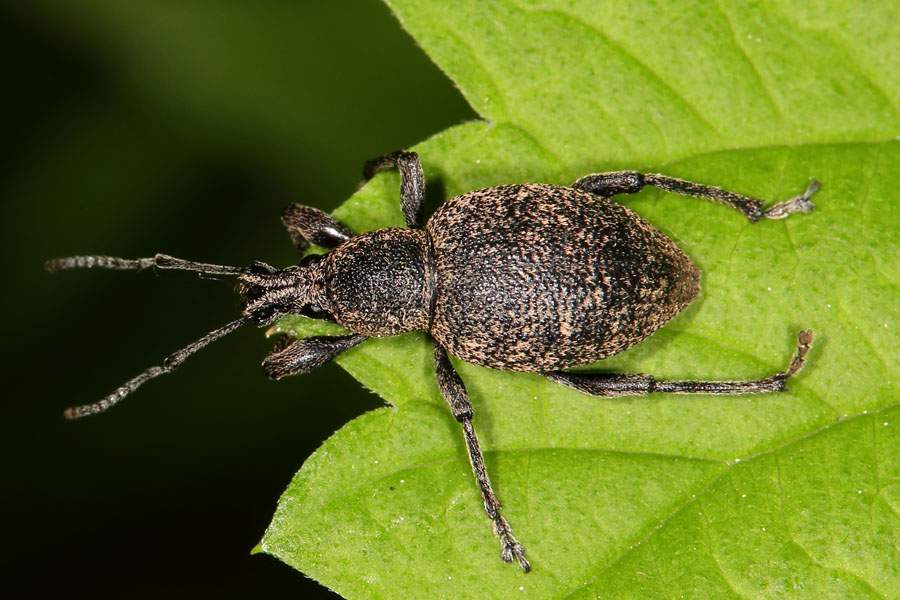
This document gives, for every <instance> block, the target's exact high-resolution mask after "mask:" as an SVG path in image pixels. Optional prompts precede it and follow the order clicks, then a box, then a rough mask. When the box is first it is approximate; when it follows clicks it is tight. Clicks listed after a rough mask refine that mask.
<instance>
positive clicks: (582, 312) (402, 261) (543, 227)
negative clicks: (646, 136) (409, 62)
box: [47, 150, 817, 573]
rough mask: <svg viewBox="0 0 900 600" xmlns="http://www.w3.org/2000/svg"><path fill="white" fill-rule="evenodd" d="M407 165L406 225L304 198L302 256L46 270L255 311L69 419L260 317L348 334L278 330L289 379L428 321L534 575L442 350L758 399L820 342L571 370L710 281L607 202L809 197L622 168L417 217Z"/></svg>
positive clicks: (274, 372) (667, 388)
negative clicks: (207, 297) (717, 362)
mask: <svg viewBox="0 0 900 600" xmlns="http://www.w3.org/2000/svg"><path fill="white" fill-rule="evenodd" d="M393 167H397V168H398V169H399V170H400V181H401V183H400V194H401V199H400V204H401V207H402V210H403V214H404V218H405V219H406V224H407V228H388V229H378V230H375V231H370V232H367V233H362V234H359V235H354V233H353V232H352V231H350V229H348V228H347V227H345V226H344V225H342V224H341V223H339V222H338V221H337V220H335V219H334V218H333V217H331V216H330V215H327V214H325V213H323V212H322V211H320V210H318V209H315V208H310V207H306V206H300V205H298V204H293V205H291V206H289V207H288V208H287V209H285V211H284V213H283V214H282V221H283V222H284V224H285V226H286V227H287V230H288V234H289V235H290V237H291V240H292V242H293V243H294V246H295V247H296V248H297V250H299V251H301V252H303V251H305V250H306V249H307V248H308V247H309V245H310V243H315V244H317V245H320V246H324V247H325V248H329V249H331V250H332V251H331V252H329V253H328V254H326V255H324V256H316V255H310V256H307V257H305V258H304V259H303V260H302V261H301V263H300V264H299V265H296V266H292V267H288V268H285V269H275V268H273V267H270V266H269V265H267V264H265V263H261V262H256V263H253V264H252V265H250V266H249V267H247V268H246V269H239V268H236V267H227V266H220V265H212V264H207V263H197V262H192V261H185V260H181V259H177V258H173V257H171V256H167V255H163V254H158V255H156V256H155V257H153V258H141V259H136V260H126V259H121V258H116V257H108V256H76V257H70V258H63V259H53V260H51V261H48V263H47V268H48V269H49V270H51V271H60V270H65V269H71V268H92V267H98V268H106V269H117V270H128V269H135V270H140V269H145V268H149V267H155V268H159V269H182V270H188V271H195V272H200V273H209V274H215V275H237V276H238V282H239V286H238V289H239V292H240V295H241V299H242V301H243V307H242V312H243V313H244V316H242V317H241V318H240V319H238V320H236V321H234V322H232V323H229V324H228V325H226V326H224V327H221V328H219V329H217V330H214V331H212V332H211V333H209V334H207V335H206V336H204V337H203V338H201V339H200V340H198V341H196V342H194V343H193V344H190V345H188V346H187V347H186V348H184V349H182V350H180V351H178V352H176V353H175V354H173V355H171V356H170V357H169V358H168V359H166V361H165V362H164V363H163V365H162V366H160V367H151V368H149V369H147V370H146V371H144V372H143V373H141V374H140V375H138V376H137V377H135V378H133V379H131V380H130V381H128V382H126V383H125V384H124V385H123V386H121V387H120V388H119V389H117V390H116V391H115V392H113V394H111V395H110V396H108V397H107V398H105V399H104V400H101V401H100V402H96V403H94V404H88V405H85V406H80V407H75V408H72V409H69V411H68V412H67V413H66V416H67V417H68V418H79V417H82V416H85V415H90V414H94V413H98V412H102V411H104V410H106V409H107V408H109V407H110V406H112V405H113V404H115V403H117V402H119V401H120V400H122V399H123V398H124V397H125V396H127V395H128V394H130V393H131V392H133V391H134V390H135V389H137V387H138V386H140V385H142V384H143V383H144V382H146V381H149V380H150V379H153V378H154V377H157V376H158V375H161V374H163V373H168V372H170V371H172V370H173V369H175V368H176V367H177V366H178V365H180V364H181V363H182V362H183V361H184V360H185V359H186V358H187V357H189V356H190V355H192V354H193V353H194V352H196V351H197V350H199V349H201V348H203V347H204V346H206V345H207V344H209V343H211V342H212V341H214V340H216V339H219V338H220V337H222V336H225V335H227V334H228V333H230V332H232V331H234V330H235V329H237V328H238V327H240V326H242V325H243V324H245V323H247V322H250V321H252V322H253V323H255V324H257V325H258V326H261V327H262V326H267V325H269V324H271V323H272V322H274V321H275V320H276V319H278V318H280V317H282V316H284V315H287V314H303V315H307V316H310V317H313V318H318V319H327V320H330V321H337V322H338V323H340V324H341V325H343V326H344V327H346V328H348V329H350V330H351V331H352V332H353V333H352V334H350V335H342V336H317V337H312V338H306V339H302V340H297V341H294V342H291V343H287V342H285V341H279V342H278V343H276V345H275V348H274V349H273V350H272V352H271V354H269V356H268V357H267V358H266V360H265V361H264V362H263V368H264V369H265V372H266V374H267V375H268V376H269V377H271V378H273V379H279V378H281V377H285V376H287V375H296V374H299V373H305V372H308V371H310V370H311V369H314V368H316V367H318V366H320V365H322V364H324V363H325V362H327V361H329V360H331V359H333V358H335V357H336V356H338V355H339V354H341V353H342V352H345V351H347V350H349V349H350V348H353V347H354V346H356V345H357V344H360V343H362V342H363V341H365V340H366V338H368V337H372V336H388V335H396V334H399V333H404V332H408V331H416V330H425V331H428V332H429V333H431V335H432V336H433V338H434V339H433V345H434V360H435V374H436V378H437V383H438V388H439V389H440V392H441V395H442V396H443V397H444V399H445V400H446V401H447V404H448V405H449V407H450V410H451V412H452V413H453V416H454V417H455V418H456V420H457V421H458V422H459V423H460V425H461V427H462V433H463V440H464V443H465V446H466V452H467V454H468V457H469V463H470V464H471V466H472V473H473V474H474V476H475V482H476V484H477V485H478V489H479V491H480V493H481V499H482V503H483V506H484V512H485V514H486V515H487V516H488V518H489V519H490V520H491V523H492V527H493V530H494V534H495V535H496V536H497V538H499V540H500V556H501V558H502V559H503V561H504V562H516V563H518V564H519V566H520V567H521V568H522V570H523V571H525V572H526V573H527V572H528V571H530V570H531V564H530V562H529V561H528V559H527V558H526V557H525V548H524V547H523V546H522V544H520V543H519V541H518V539H516V537H515V536H514V535H513V532H512V528H511V526H510V524H509V522H507V520H506V518H505V517H504V516H503V515H502V514H501V506H500V501H499V500H498V499H497V496H496V495H495V493H494V490H493V487H492V486H491V481H490V477H489V476H488V472H487V467H486V465H485V462H484V455H483V453H482V451H481V445H480V443H479V441H478V436H477V434H476V432H475V426H474V424H473V418H474V416H475V411H474V409H473V407H472V403H471V402H470V401H469V397H468V393H467V392H466V387H465V384H464V383H463V380H462V378H461V377H460V376H459V374H458V373H457V372H456V370H455V369H454V367H453V364H452V363H451V362H450V359H449V357H448V356H447V352H448V351H449V352H450V353H452V354H454V355H455V356H457V357H458V358H460V359H462V360H465V361H468V362H471V363H474V364H478V365H483V366H487V367H495V368H498V369H507V370H512V371H536V372H539V373H542V374H543V375H544V376H545V377H547V378H548V379H550V380H551V381H555V382H557V383H560V384H562V385H566V386H568V387H571V388H573V389H576V390H579V391H581V392H584V393H586V394H591V395H593V396H600V397H607V398H611V397H616V396H626V395H644V394H650V393H653V392H661V393H669V394H751V393H763V392H777V391H782V390H785V389H787V386H786V382H787V380H788V379H789V378H790V377H791V376H792V375H794V374H795V373H796V372H797V371H799V370H800V369H801V368H802V367H803V364H804V361H805V357H806V354H807V353H808V352H809V349H810V344H811V343H812V338H813V335H812V332H811V331H808V330H807V331H802V332H800V335H799V337H798V343H797V351H796V354H795V355H794V358H793V360H792V361H791V363H790V365H789V366H788V368H787V369H786V370H785V371H783V372H779V373H774V374H771V375H769V376H767V377H763V378H761V379H757V380H752V381H658V380H656V379H655V378H654V377H652V376H651V375H647V374H627V373H571V372H567V371H565V370H564V369H565V368H567V367H572V366H577V365H583V364H586V363H591V362H595V361H597V360H600V359H602V358H605V357H607V356H611V355H613V354H616V353H618V352H622V351H623V350H625V349H626V348H628V347H630V346H632V345H634V344H636V343H638V342H640V341H641V340H643V339H645V338H646V337H647V336H648V335H650V334H652V333H653V332H654V331H656V330H657V329H658V328H659V327H661V326H662V325H663V324H664V323H665V322H666V321H668V320H669V319H671V318H672V317H674V316H675V315H676V314H678V312H679V311H681V310H682V309H683V308H684V307H685V306H687V305H688V304H689V303H690V302H691V301H692V300H693V299H694V298H695V297H696V296H697V294H698V292H699V291H700V287H699V280H700V273H699V272H698V271H697V268H696V267H695V266H694V264H693V263H692V262H691V261H690V259H689V258H688V257H687V256H686V255H685V254H684V253H683V252H682V251H681V250H680V249H679V248H678V247H677V246H676V245H675V244H674V243H673V242H672V241H671V240H670V239H668V238H667V237H666V236H664V235H663V234H662V233H660V232H659V231H657V230H656V229H655V228H654V227H653V226H651V225H650V224H649V223H647V222H646V221H644V220H643V219H641V218H640V217H638V216H637V215H636V214H634V213H633V212H631V211H630V210H628V209H627V208H625V207H623V206H621V205H619V204H616V203H615V202H611V201H610V200H608V199H607V198H609V197H610V196H613V195H615V194H633V193H637V192H639V191H640V190H641V189H642V188H643V187H644V186H645V185H652V186H656V187H659V188H662V189H665V190H667V191H671V192H674V193H678V194H683V195H689V196H694V197H698V198H703V199H706V200H711V201H714V202H719V203H722V204H725V205H728V206H730V207H732V208H734V209H736V210H739V211H740V212H742V213H743V214H744V216H745V217H747V219H748V220H749V221H751V222H756V221H758V220H760V219H781V218H785V217H787V216H788V215H791V214H793V213H797V212H809V211H810V210H812V209H813V204H812V202H810V201H809V197H810V196H811V195H812V194H813V193H814V192H815V190H816V189H817V184H816V183H815V182H813V183H812V184H810V186H809V187H808V188H807V189H806V191H805V192H804V193H803V194H800V195H798V196H795V197H793V198H790V199H788V200H786V201H784V202H781V203H778V204H775V205H774V206H772V207H770V208H769V209H767V210H763V209H762V201H761V200H757V199H755V198H749V197H746V196H740V195H738V194H734V193H732V192H727V191H725V190H721V189H719V188H715V187H711V186H707V185H702V184H696V183H692V182H689V181H683V180H680V179H675V178H672V177H668V176H666V175H658V174H643V173H639V172H637V171H615V172H610V173H597V174H594V175H588V176H586V177H582V178H581V179H579V180H578V181H576V182H575V183H573V184H572V186H571V187H564V186H556V185H544V184H525V185H504V186H499V187H493V188H488V189H484V190H479V191H475V192H470V193H468V194H463V195H462V196H458V197H456V198H453V199H452V200H450V201H448V202H447V203H445V204H444V205H443V206H442V207H441V208H440V209H438V211H437V212H436V213H435V214H434V215H433V216H432V217H431V219H429V221H428V222H427V224H426V225H425V228H424V229H423V228H422V219H423V212H422V206H423V202H424V198H425V180H424V176H423V173H422V165H421V163H420V162H419V157H418V155H417V154H416V153H415V152H407V151H405V150H400V151H397V152H392V153H390V154H387V155H385V156H382V157H381V158H377V159H375V160H372V161H370V162H369V163H367V165H366V168H365V172H364V175H365V177H366V179H369V178H370V177H372V176H374V175H375V174H376V173H378V172H380V171H382V170H384V169H387V168H393Z"/></svg>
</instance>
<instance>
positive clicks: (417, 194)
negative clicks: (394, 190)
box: [363, 150, 425, 229]
mask: <svg viewBox="0 0 900 600" xmlns="http://www.w3.org/2000/svg"><path fill="white" fill-rule="evenodd" d="M394 167H397V169H399V170H400V208H401V210H403V218H404V219H406V226H407V227H409V228H410V229H422V224H423V222H424V221H423V210H424V208H423V207H424V205H425V174H424V173H423V172H422V162H421V161H420V160H419V155H418V154H416V153H415V152H408V151H406V150H397V151H396V152H391V153H390V154H385V155H384V156H379V157H378V158H373V159H372V160H370V161H368V162H367V163H366V164H365V166H364V167H363V177H365V178H366V181H368V180H370V179H372V178H373V177H375V175H377V174H378V173H381V172H382V171H386V170H388V169H392V168H394Z"/></svg>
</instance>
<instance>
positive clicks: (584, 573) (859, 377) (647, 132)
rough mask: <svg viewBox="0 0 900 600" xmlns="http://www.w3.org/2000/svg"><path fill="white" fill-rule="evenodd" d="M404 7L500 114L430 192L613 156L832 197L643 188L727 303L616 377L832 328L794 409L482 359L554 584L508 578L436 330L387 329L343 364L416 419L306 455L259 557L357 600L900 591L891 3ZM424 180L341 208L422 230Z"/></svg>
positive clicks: (775, 360)
mask: <svg viewBox="0 0 900 600" xmlns="http://www.w3.org/2000/svg"><path fill="white" fill-rule="evenodd" d="M390 4H391V7H392V9H393V10H394V11H395V13H396V14H397V16H398V18H399V19H400V21H401V22H402V23H403V25H404V26H405V27H406V28H407V30H408V31H409V32H410V33H411V34H412V35H413V36H414V37H415V38H416V39H417V40H418V41H419V43H420V44H421V45H422V47H423V49H424V50H425V51H426V52H427V53H428V54H429V56H431V58H432V59H433V60H434V61H435V62H436V63H437V64H438V65H440V66H441V67H442V68H443V69H444V70H445V71H446V72H447V73H448V75H449V76H450V77H451V78H453V80H454V81H455V82H456V83H457V84H458V85H459V87H460V90H461V91H462V93H463V94H464V95H465V97H466V98H467V99H468V101H469V102H470V103H471V104H472V106H473V107H475V108H476V109H477V110H478V112H479V113H480V114H481V115H482V116H484V118H485V119H486V121H484V122H471V123H466V124H463V125H460V126H458V127H455V128H453V129H450V130H448V131H444V132H442V133H440V134H438V135H436V136H434V137H433V138H431V139H429V140H427V141H425V142H423V143H422V144H420V145H419V146H418V147H417V148H416V150H417V151H418V152H419V153H420V154H421V156H422V159H423V163H424V168H425V174H426V179H427V181H428V183H429V184H430V185H431V188H430V189H431V190H432V194H431V195H430V196H429V200H430V201H433V200H442V199H446V198H450V197H452V196H454V195H456V194H459V193H463V192H466V191H468V190H471V189H476V188H479V187H485V186H490V185H496V184H501V183H511V182H524V181H545V182H550V183H565V182H570V181H572V180H574V179H575V178H576V177H578V176H581V175H584V174H586V173H590V172H597V171H603V170H610V169H616V168H635V169H641V170H645V171H661V172H664V173H666V174H670V175H674V176H677V177H683V178H686V179H690V180H694V181H699V182H703V183H710V184H714V185H720V186H722V187H725V188H727V189H729V190H733V191H737V192H742V193H747V194H751V195H755V196H757V197H762V198H767V199H771V200H776V199H783V198H785V197H788V196H791V195H793V194H795V193H799V192H800V191H802V190H803V189H804V187H805V186H806V185H807V183H808V180H809V178H810V177H815V178H817V179H818V180H819V181H821V182H822V190H821V191H820V192H819V193H818V194H817V195H816V196H815V198H814V200H815V202H816V206H817V208H816V210H815V212H813V213H812V214H809V215H794V216H792V217H791V218H789V219H787V220H784V221H777V222H776V221H768V222H762V223H758V224H756V225H749V224H748V223H747V222H746V220H745V219H744V218H743V217H742V216H741V215H740V214H738V213H736V212H735V211H732V210H729V209H727V208H725V207H722V206H717V205H714V204H712V203H709V202H703V201H700V200H695V199H691V198H683V197H678V196H674V195H669V194H663V193H661V192H658V191H650V190H648V191H645V192H642V193H641V194H639V195H637V196H635V197H625V198H619V200H621V201H622V202H624V203H627V205H628V206H630V207H632V208H633V209H635V210H636V211H637V212H638V213H640V214H641V215H643V216H644V217H646V218H647V219H648V220H649V221H651V222H652V223H654V224H655V225H656V226H658V227H659V228H660V229H661V230H662V231H664V232H665V233H667V234H668V235H670V236H671V237H672V238H673V239H675V240H676V241H677V243H678V244H679V246H680V247H681V248H682V249H684V250H685V251H686V252H687V253H688V254H689V255H690V256H691V257H692V258H693V259H694V261H695V262H696V263H697V265H698V266H699V267H700V268H701V270H702V271H703V279H702V287H703V291H702V292H701V295H700V297H699V298H698V299H697V301H695V302H694V303H693V304H692V305H691V306H690V307H689V308H688V309H686V310H685V311H684V312H683V313H682V314H681V315H679V316H678V317H676V318H675V319H674V320H673V321H672V322H671V323H670V324H669V325H667V326H666V327H664V328H663V329H662V330H660V331H659V332H658V333H656V334H655V335H654V336H652V337H651V338H650V339H648V340H647V341H645V342H643V343H641V344H639V345H638V346H636V347H634V348H633V349H631V350H629V351H627V352H625V353H623V354H621V355H618V356H615V357H612V358H610V359H608V360H606V361H604V362H603V364H602V368H603V369H609V370H617V371H622V372H646V373H651V374H653V375H655V376H657V377H660V378H677V379H688V378H703V379H744V378H755V377H759V376H764V375H767V374H769V373H772V372H775V371H778V370H782V369H783V368H784V367H785V366H786V364H787V362H788V361H789V359H790V355H791V352H792V350H793V347H794V344H795V340H796V334H797V331H798V330H800V329H802V328H807V327H808V328H812V329H813V330H814V331H815V332H816V340H815V343H814V347H813V350H812V352H811V354H810V363H809V364H808V365H807V368H806V369H805V370H804V371H803V372H802V373H801V374H800V375H799V376H797V377H796V378H795V379H792V380H791V385H790V388H791V391H790V392H788V393H783V394H769V395H759V396H744V397H710V396H705V397H704V396H675V397H665V396H662V395H658V394H657V395H652V396H649V397H644V398H630V399H629V398H626V399H616V400H603V399H597V398H591V397H588V396H585V395H582V394H579V393H577V392H574V391H572V390H568V389H564V388H561V387H559V386H556V385H554V384H552V383H551V382H549V381H547V380H545V379H543V378H542V377H540V376H537V375H529V374H518V373H506V372H500V371H496V370H490V369H485V368H481V367H477V366H472V365H468V364H464V363H460V362H458V361H456V362H455V364H456V366H457V368H458V369H459V371H460V374H461V376H462V378H463V380H464V381H465V382H466V385H467V388H468V390H469V393H470V396H471V398H472V402H473V404H474V406H475V415H476V416H475V421H474V422H475V426H476V428H477V429H478V431H479V435H480V437H481V440H482V444H483V446H484V448H485V451H486V452H485V454H486V462H487V467H488V469H489V472H490V474H491V479H492V482H493V483H494V487H495V490H496V492H497V494H498V496H499V497H500V499H501V501H502V502H503V503H504V510H505V515H506V516H507V518H508V519H509V521H510V524H511V525H512V527H513V530H514V532H515V533H516V535H517V537H518V538H519V540H520V541H521V542H522V543H523V545H525V547H526V549H527V551H528V557H529V560H531V562H532V566H533V572H532V573H531V574H529V575H524V574H522V573H521V571H519V570H518V569H517V568H515V567H511V566H506V565H504V564H503V563H502V562H501V561H500V556H499V544H498V541H497V539H496V538H495V537H494V535H493V534H492V532H491V528H490V524H489V521H488V519H487V518H486V517H485V515H484V512H483V510H482V506H481V501H480V497H479V495H478V490H477V486H476V484H475V482H474V479H473V477H472V474H471V470H470V467H469V464H468V460H467V457H466V451H465V446H464V443H463V439H462V435H461V432H460V429H459V426H458V424H457V423H456V422H455V420H454V419H453V417H452V416H451V415H450V412H449V410H448V409H447V407H446V405H445V403H444V401H443V400H442V399H441V397H440V394H439V393H438V390H437V385H436V382H435V378H434V366H433V363H432V358H431V352H430V349H429V345H428V342H427V340H426V338H425V335H424V334H411V335H404V336H398V337H395V338H387V339H379V340H371V341H368V342H366V343H365V344H363V345H361V346H359V347H357V348H355V349H353V350H351V351H349V352H347V353H346V354H345V355H344V356H342V357H340V358H339V359H338V361H339V363H340V364H341V365H342V366H343V367H344V368H346V369H347V370H348V371H349V372H350V373H351V374H353V376H354V377H356V378H357V379H358V380H359V381H361V382H362V383H363V384H365V385H366V386H367V387H369V388H370V389H371V390H373V391H375V392H376V393H378V394H379V395H380V396H381V397H383V398H384V399H385V400H386V401H387V402H388V403H390V405H391V406H390V407H386V408H383V409H379V410H375V411H373V412H370V413H367V414H365V415H363V416H362V417H360V418H358V419H356V420H354V421H353V422H351V423H349V424H348V425H346V426H345V427H344V428H342V429H341V430H340V431H338V432H337V433H336V434H335V435H334V436H332V437H331V438H330V439H329V440H328V441H327V442H325V444H324V445H323V446H322V447H321V448H320V449H319V450H318V451H317V452H316V453H315V454H314V455H313V456H312V457H310V458H309V459H308V460H307V461H306V463H305V464H304V465H303V468H302V469H301V470H300V472H299V473H298V474H297V475H296V477H295V478H294V480H293V482H292V483H291V485H290V487H289V488H288V489H287V491H286V492H285V494H284V496H283V497H282V499H281V501H280V503H279V506H278V510H277V512H276V514H275V517H274V519H273V521H272V524H271V526H270V527H269V530H268V531H267V532H266V535H265V537H264V538H263V541H262V549H263V550H264V551H265V552H267V553H270V554H273V555H275V556H277V557H279V558H280V559H281V560H283V561H285V562H286V563H288V564H290V565H292V566H294V567H296V568H298V569H300V570H302V571H303V572H304V573H306V574H307V575H309V576H311V577H314V578H315V579H317V580H318V581H320V582H322V583H323V584H324V585H326V586H328V587H330V588H332V589H334V590H336V591H338V592H339V593H341V594H343V595H344V596H346V597H348V598H401V597H409V598H422V597H453V598H485V597H490V598H506V597H513V598H525V597H529V598H596V597H603V598H606V597H608V598H631V597H633V598H647V597H685V598H701V597H711V598H768V597H772V598H774V597H778V598H784V597H798V598H799V597H804V598H894V597H898V596H900V460H898V458H897V457H898V456H900V435H898V433H897V431H898V428H900V404H898V402H897V398H898V391H900V367H898V362H900V361H898V348H900V333H898V325H900V320H898V318H897V316H898V306H900V294H898V283H900V264H898V261H897V256H898V252H897V250H898V243H897V233H896V232H897V231H898V230H900V192H898V189H897V185H896V183H895V182H896V181H898V180H900V143H898V142H897V141H896V135H897V134H898V132H900V110H898V106H900V72H898V71H900V61H897V60H896V56H900V37H898V36H897V35H896V31H895V29H896V28H895V24H896V14H895V7H892V6H891V3H890V2H887V1H885V2H877V1H873V2H869V3H867V5H866V6H865V7H862V6H860V5H858V4H856V3H852V4H851V3H847V4H846V5H844V4H843V3H838V2H833V3H820V4H817V5H814V6H809V5H807V4H805V3H799V2H797V3H791V2H765V1H764V2H757V3H754V4H753V5H752V6H742V7H730V6H727V5H726V3H715V2H673V3H668V4H667V5H666V6H665V7H661V6H657V5H656V4H655V3H654V2H651V1H649V0H648V1H645V2H635V3H630V4H629V6H627V7H626V6H624V5H622V4H620V3H613V2H610V3H598V2H590V1H587V0H585V1H583V2H577V1H574V2H573V1H568V2H562V1H560V2H550V1H546V2H537V1H534V2H526V1H524V0H521V1H520V2H518V3H510V2H477V1H476V0H470V1H465V2H457V3H454V5H453V6H449V5H448V4H447V3H443V2H438V1H436V0H435V1H430V2H425V1H422V0H417V1H415V2H414V1H412V0H402V1H398V0H393V1H391V2H390ZM398 183H399V178H398V177H397V175H396V174H387V175H384V176H379V177H378V178H377V179H376V180H374V181H373V182H372V183H370V184H369V185H368V186H366V188H364V189H363V190H361V191H360V192H359V193H357V194H356V195H355V196H354V197H353V198H351V199H350V200H349V201H348V202H347V203H346V204H345V205H344V206H343V207H341V209H339V210H338V212H337V216H338V217H339V218H341V219H342V220H343V221H345V222H346V223H347V224H349V225H350V226H351V227H353V228H355V229H356V230H358V231H362V230H367V229H372V228H375V227H383V226H398V225H402V223H403V220H402V216H401V213H400V210H399V205H398ZM434 190H437V193H436V194H435V193H434ZM278 329H280V330H282V331H289V332H293V333H294V334H297V335H307V334H309V333H310V330H309V327H308V324H307V323H306V322H305V321H304V320H302V319H290V320H284V321H282V322H281V323H280V324H279V325H278Z"/></svg>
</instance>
